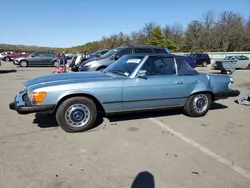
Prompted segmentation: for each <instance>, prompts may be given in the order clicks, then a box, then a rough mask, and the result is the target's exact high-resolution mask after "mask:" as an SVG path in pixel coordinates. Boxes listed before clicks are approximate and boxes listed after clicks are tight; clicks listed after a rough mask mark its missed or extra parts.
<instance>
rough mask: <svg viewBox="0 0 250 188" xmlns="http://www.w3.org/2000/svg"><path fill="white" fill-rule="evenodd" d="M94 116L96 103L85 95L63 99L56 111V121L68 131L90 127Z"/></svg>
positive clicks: (80, 130)
mask: <svg viewBox="0 0 250 188" xmlns="http://www.w3.org/2000/svg"><path fill="white" fill-rule="evenodd" d="M96 118H97V109H96V105H95V103H94V102H93V101H92V100H91V99H89V98H87V97H72V98H69V99H67V100H65V101H63V102H62V103H61V104H60V106H59V107H58V109H57V111H56V120H57V123H58V124H59V125H60V126H61V127H62V129H63V130H65V131H66V132H70V133H73V132H83V131H86V130H89V129H91V128H92V127H93V126H94V123H95V121H96Z"/></svg>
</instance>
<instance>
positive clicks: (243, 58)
mask: <svg viewBox="0 0 250 188" xmlns="http://www.w3.org/2000/svg"><path fill="white" fill-rule="evenodd" d="M241 59H242V60H249V58H248V57H246V56H241Z"/></svg>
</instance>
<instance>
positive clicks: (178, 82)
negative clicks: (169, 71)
mask: <svg viewBox="0 0 250 188" xmlns="http://www.w3.org/2000/svg"><path fill="white" fill-rule="evenodd" d="M175 83H176V84H183V82H181V81H175Z"/></svg>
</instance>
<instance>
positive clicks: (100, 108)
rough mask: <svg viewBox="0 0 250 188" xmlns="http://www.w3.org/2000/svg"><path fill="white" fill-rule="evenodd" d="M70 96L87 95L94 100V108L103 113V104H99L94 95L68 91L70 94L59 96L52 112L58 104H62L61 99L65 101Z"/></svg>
mask: <svg viewBox="0 0 250 188" xmlns="http://www.w3.org/2000/svg"><path fill="white" fill-rule="evenodd" d="M72 97H87V98H89V99H91V100H93V101H94V103H95V105H96V108H97V111H99V112H103V113H105V109H104V107H103V105H102V104H101V102H100V101H99V100H98V99H97V98H96V97H95V96H94V95H92V94H89V93H70V94H66V95H64V96H63V97H61V98H60V99H59V100H58V102H57V104H56V107H55V109H54V111H53V112H54V113H55V112H56V111H57V109H58V107H59V106H60V104H62V102H63V101H65V100H67V99H69V98H72Z"/></svg>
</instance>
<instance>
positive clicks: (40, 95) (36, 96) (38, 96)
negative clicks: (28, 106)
mask: <svg viewBox="0 0 250 188" xmlns="http://www.w3.org/2000/svg"><path fill="white" fill-rule="evenodd" d="M32 95H33V101H34V103H41V102H43V100H44V99H45V97H46V92H33V93H32Z"/></svg>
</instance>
